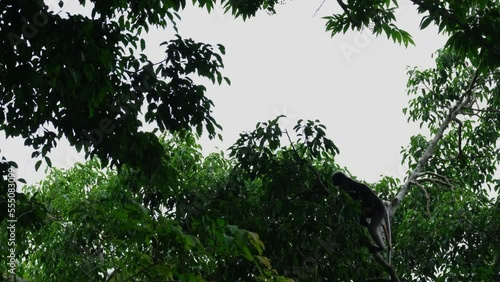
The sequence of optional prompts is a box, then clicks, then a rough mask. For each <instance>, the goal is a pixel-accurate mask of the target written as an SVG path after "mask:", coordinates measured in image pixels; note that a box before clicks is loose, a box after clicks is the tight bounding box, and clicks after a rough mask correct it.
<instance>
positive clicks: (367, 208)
mask: <svg viewBox="0 0 500 282" xmlns="http://www.w3.org/2000/svg"><path fill="white" fill-rule="evenodd" d="M332 183H333V185H335V186H338V187H340V188H341V189H342V190H344V191H345V192H347V193H348V194H349V195H350V196H351V198H353V199H354V200H356V201H359V202H360V203H361V208H362V211H363V214H362V216H361V224H362V225H364V226H366V227H368V231H369V232H370V236H371V237H372V239H373V241H374V242H375V244H376V246H371V249H370V251H372V252H380V251H383V250H385V249H386V247H385V244H384V241H383V240H382V234H381V229H382V230H383V232H384V235H385V238H386V240H387V246H388V248H387V250H388V251H387V261H388V263H389V264H391V249H392V244H391V222H390V219H389V212H388V211H387V208H386V206H385V205H384V203H383V202H382V200H380V198H379V197H378V196H377V195H376V194H375V193H374V192H373V191H372V189H370V187H368V186H366V185H365V184H363V183H359V182H357V181H355V180H352V179H351V178H349V177H347V176H346V175H345V174H344V173H342V172H336V173H334V174H333V175H332ZM368 219H370V221H369V222H368Z"/></svg>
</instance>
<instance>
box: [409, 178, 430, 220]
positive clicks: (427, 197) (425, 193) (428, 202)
mask: <svg viewBox="0 0 500 282" xmlns="http://www.w3.org/2000/svg"><path fill="white" fill-rule="evenodd" d="M412 184H413V185H416V186H417V187H418V188H420V189H421V190H422V191H423V192H424V195H425V200H426V205H425V210H426V212H427V216H428V217H431V197H430V196H429V193H428V192H427V190H426V189H425V187H424V186H423V185H422V184H420V183H418V182H412Z"/></svg>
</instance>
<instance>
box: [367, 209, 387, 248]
mask: <svg viewBox="0 0 500 282" xmlns="http://www.w3.org/2000/svg"><path fill="white" fill-rule="evenodd" d="M383 220H384V217H383V214H380V213H376V214H374V215H373V217H372V219H371V221H370V224H369V225H368V232H370V236H371V237H372V239H373V242H375V244H376V245H377V247H378V248H379V249H378V251H379V252H380V251H383V250H385V245H384V240H382V235H381V234H380V231H381V229H382V228H381V227H382V223H383Z"/></svg>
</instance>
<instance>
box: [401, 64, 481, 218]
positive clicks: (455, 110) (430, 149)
mask: <svg viewBox="0 0 500 282" xmlns="http://www.w3.org/2000/svg"><path fill="white" fill-rule="evenodd" d="M478 76H479V67H478V68H477V69H476V71H475V73H474V76H473V78H472V80H471V82H470V84H469V88H468V89H467V91H466V92H465V93H464V95H463V96H462V98H461V99H460V100H458V101H457V102H456V104H455V105H454V106H453V107H451V109H449V111H448V114H447V116H446V118H445V119H444V120H443V123H442V124H441V126H440V127H439V129H438V132H437V133H436V136H434V138H433V139H432V141H431V142H430V143H429V145H428V146H427V148H426V149H425V151H424V153H423V154H422V156H421V157H420V159H419V160H418V162H417V165H416V167H415V169H414V170H413V171H412V173H411V174H410V176H409V177H408V179H407V180H406V182H405V184H404V185H403V188H402V189H401V191H399V193H398V194H397V195H396V197H395V198H394V199H393V200H392V201H391V209H392V210H393V212H394V211H395V210H396V209H397V207H398V206H399V205H400V204H401V201H403V199H404V197H405V196H406V195H407V194H408V193H409V192H410V188H411V184H412V183H414V182H416V181H417V177H418V174H419V173H421V172H422V170H423V169H424V167H425V165H426V164H427V162H428V161H429V159H430V157H432V155H433V154H434V150H435V149H436V147H437V144H438V143H439V141H440V140H441V139H442V138H443V135H444V132H445V131H446V129H447V128H448V126H449V124H450V123H451V122H452V121H453V120H455V119H456V117H457V116H458V115H459V114H460V113H462V110H463V109H464V108H465V107H466V106H467V105H470V103H471V101H472V98H471V97H472V95H471V94H472V89H473V88H474V85H475V84H476V81H477V79H478Z"/></svg>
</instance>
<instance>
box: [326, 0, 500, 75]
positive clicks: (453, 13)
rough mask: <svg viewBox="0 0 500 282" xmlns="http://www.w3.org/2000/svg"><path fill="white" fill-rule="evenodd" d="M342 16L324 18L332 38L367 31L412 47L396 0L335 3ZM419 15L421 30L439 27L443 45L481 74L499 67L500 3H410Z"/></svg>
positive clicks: (482, 0)
mask: <svg viewBox="0 0 500 282" xmlns="http://www.w3.org/2000/svg"><path fill="white" fill-rule="evenodd" d="M337 2H338V3H339V5H340V7H341V8H342V10H343V13H342V14H334V15H332V16H327V17H325V19H326V20H327V22H326V29H327V31H330V32H331V33H332V36H333V35H335V34H338V33H340V32H343V33H345V32H346V31H347V30H348V29H355V30H361V29H362V28H369V29H370V30H371V31H372V32H373V34H376V35H379V34H381V33H382V32H384V33H385V34H386V35H387V38H392V40H393V41H394V42H398V43H400V44H401V43H403V44H404V45H405V46H408V44H414V42H413V40H412V37H411V35H410V34H408V33H407V32H406V31H404V30H402V29H400V28H398V27H397V25H396V22H397V18H396V14H397V12H398V9H399V5H398V1H397V0H392V1H391V0H377V1H363V0H350V1H347V3H344V2H343V1H342V0H337ZM411 2H412V3H413V4H414V5H416V6H417V11H418V13H419V14H424V16H423V17H422V20H421V22H420V28H421V29H425V28H427V27H428V26H429V25H430V24H431V23H434V24H435V25H436V26H438V27H439V32H440V33H443V34H446V35H449V36H450V37H449V38H448V41H447V42H446V46H447V47H450V48H451V49H453V50H454V51H455V52H456V54H457V55H458V56H460V58H461V59H462V60H464V59H465V58H467V59H468V60H470V61H471V62H472V64H473V65H474V66H476V67H477V66H480V67H481V72H482V71H483V70H488V69H496V68H498V66H499V65H500V39H499V37H498V31H499V30H500V2H498V1H491V0H477V1H454V0H446V1H433V0H411Z"/></svg>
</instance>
